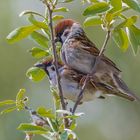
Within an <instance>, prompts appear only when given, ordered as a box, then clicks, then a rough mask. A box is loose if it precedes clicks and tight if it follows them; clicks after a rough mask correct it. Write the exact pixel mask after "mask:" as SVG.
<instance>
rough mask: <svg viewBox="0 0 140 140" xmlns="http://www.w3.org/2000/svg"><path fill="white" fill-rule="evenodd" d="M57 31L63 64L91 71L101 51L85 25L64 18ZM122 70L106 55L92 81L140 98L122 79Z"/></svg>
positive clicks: (130, 96) (117, 93) (81, 71)
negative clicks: (91, 38)
mask: <svg viewBox="0 0 140 140" xmlns="http://www.w3.org/2000/svg"><path fill="white" fill-rule="evenodd" d="M54 31H55V41H56V42H61V44H62V49H61V58H62V61H63V63H64V64H65V65H67V66H68V67H70V68H72V69H74V70H77V71H78V72H79V73H83V74H89V73H91V71H92V68H93V65H94V63H95V58H96V56H98V54H99V50H98V49H97V48H96V46H95V44H94V43H93V42H91V41H90V40H89V39H88V37H87V36H86V34H85V32H84V30H83V29H82V27H81V25H80V24H79V23H77V22H76V21H74V20H72V19H64V20H62V21H60V22H59V23H58V24H57V25H56V26H55V28H54ZM120 72H121V71H120V70H119V69H118V68H117V66H116V65H115V63H114V62H112V61H111V60H110V59H109V58H108V57H106V56H105V55H102V56H101V59H100V62H99V63H98V64H97V67H96V72H95V73H94V75H93V78H92V81H93V82H94V84H95V85H96V86H99V87H102V89H103V90H105V91H106V92H108V93H111V94H114V95H118V96H121V97H124V98H127V99H129V100H132V101H133V100H136V99H138V98H137V97H136V96H135V95H134V94H133V93H132V91H130V90H129V89H128V87H127V85H126V84H125V83H124V82H123V80H122V79H121V78H120Z"/></svg>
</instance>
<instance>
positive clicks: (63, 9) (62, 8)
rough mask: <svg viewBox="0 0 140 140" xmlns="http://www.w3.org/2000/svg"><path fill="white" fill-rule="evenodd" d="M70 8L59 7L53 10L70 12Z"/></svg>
mask: <svg viewBox="0 0 140 140" xmlns="http://www.w3.org/2000/svg"><path fill="white" fill-rule="evenodd" d="M68 11H69V9H68V8H66V7H59V8H56V9H54V10H53V12H68Z"/></svg>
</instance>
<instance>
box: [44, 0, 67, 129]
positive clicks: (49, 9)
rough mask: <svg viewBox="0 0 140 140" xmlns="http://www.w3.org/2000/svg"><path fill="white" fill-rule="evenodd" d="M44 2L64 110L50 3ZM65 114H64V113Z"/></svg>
mask: <svg viewBox="0 0 140 140" xmlns="http://www.w3.org/2000/svg"><path fill="white" fill-rule="evenodd" d="M44 4H46V6H47V8H48V16H49V27H50V32H51V44H52V51H53V60H54V66H55V71H56V79H57V86H58V92H59V97H60V101H61V105H62V109H63V110H66V103H65V100H64V96H63V92H62V87H61V84H60V83H61V82H60V80H61V77H60V75H59V71H58V61H57V58H58V56H57V51H56V45H55V40H54V31H53V22H52V5H51V3H49V2H48V1H47V0H44ZM64 116H66V114H65V115H64ZM64 121H65V127H66V128H67V127H68V123H69V122H68V119H66V118H65V119H64Z"/></svg>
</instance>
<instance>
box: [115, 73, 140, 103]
mask: <svg viewBox="0 0 140 140" xmlns="http://www.w3.org/2000/svg"><path fill="white" fill-rule="evenodd" d="M113 77H114V80H115V81H114V82H115V84H116V86H117V88H118V90H119V92H118V93H116V95H118V96H120V97H123V98H126V99H128V100H130V101H140V98H138V97H137V96H136V95H135V94H134V93H133V92H132V91H131V90H130V89H129V88H128V86H127V85H126V84H125V82H124V81H123V80H122V79H121V78H119V77H118V76H117V75H115V74H113Z"/></svg>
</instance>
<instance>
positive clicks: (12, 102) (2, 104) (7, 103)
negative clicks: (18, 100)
mask: <svg viewBox="0 0 140 140" xmlns="http://www.w3.org/2000/svg"><path fill="white" fill-rule="evenodd" d="M13 104H15V101H14V100H5V101H1V102H0V106H4V105H13Z"/></svg>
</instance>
